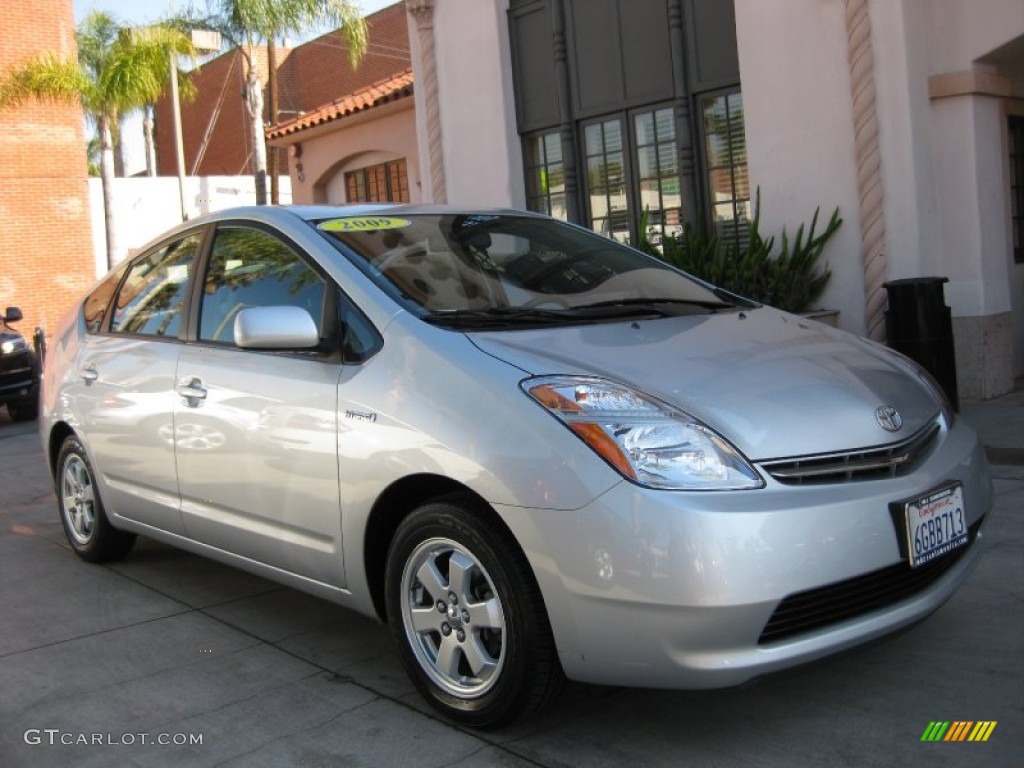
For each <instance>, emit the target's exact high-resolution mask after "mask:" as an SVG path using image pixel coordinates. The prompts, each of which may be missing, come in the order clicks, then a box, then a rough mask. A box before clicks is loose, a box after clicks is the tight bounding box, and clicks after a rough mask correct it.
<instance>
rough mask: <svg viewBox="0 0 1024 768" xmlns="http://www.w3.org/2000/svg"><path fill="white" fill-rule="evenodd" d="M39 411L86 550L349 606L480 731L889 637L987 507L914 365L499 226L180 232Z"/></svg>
mask: <svg viewBox="0 0 1024 768" xmlns="http://www.w3.org/2000/svg"><path fill="white" fill-rule="evenodd" d="M41 398H42V401H41V404H42V418H41V420H40V430H41V437H42V441H43V446H44V449H45V454H46V456H47V459H48V461H49V466H50V469H51V471H52V473H53V477H54V482H55V488H56V492H57V499H58V506H59V513H60V518H61V521H62V523H63V526H64V529H65V531H66V533H67V537H68V541H69V542H70V544H71V547H72V548H73V549H74V550H75V551H76V552H77V553H78V554H79V555H80V556H81V557H83V558H84V559H85V560H88V561H92V562H98V561H103V560H107V559H111V558H116V557H122V556H124V555H125V554H127V553H128V551H129V550H130V549H131V547H132V544H133V542H134V540H135V537H136V535H139V534H141V535H143V536H148V537H151V538H153V539H158V540H160V541H163V542H167V543H170V544H173V545H175V546H178V547H182V548H184V549H187V550H190V551H192V552H196V553H199V554H202V555H206V556H208V557H211V558H215V559H217V560H220V561H223V562H225V563H229V564H231V565H234V566H237V567H239V568H244V569H246V570H248V571H251V572H253V573H257V574H259V575H261V576H265V577H268V578H270V579H275V580H277V581H279V582H282V583H284V584H287V585H289V586H291V587H294V588H296V589H300V590H305V591H307V592H311V593H313V594H315V595H319V596H321V597H324V598H326V599H328V600H331V601H334V602H336V603H339V604H341V605H343V606H346V607H348V608H351V609H353V610H355V611H359V612H360V613H364V614H367V615H370V616H374V617H377V618H379V619H381V620H383V621H386V622H387V623H388V624H389V626H390V629H391V632H392V635H393V637H394V640H395V642H396V643H397V647H398V648H399V653H400V656H401V659H402V662H403V664H404V666H405V667H406V669H407V671H408V673H409V676H410V678H411V679H412V681H413V683H414V684H415V685H416V687H417V688H418V689H419V690H420V691H421V692H422V693H423V695H424V696H425V697H426V698H427V700H428V701H429V702H430V703H431V704H432V705H434V706H435V707H437V708H438V709H439V710H440V711H442V712H443V713H445V714H446V715H447V716H449V717H451V718H453V719H455V720H458V721H461V722H463V723H466V724H469V725H476V726H482V727H487V726H491V727H493V726H497V725H500V724H502V723H505V722H508V721H509V720H511V719H513V718H515V717H517V716H520V715H524V714H526V713H530V712H534V711H536V710H538V709H539V708H540V707H541V706H543V705H544V704H546V703H547V702H549V701H550V700H551V699H552V698H553V697H554V695H555V694H556V693H557V692H558V690H559V689H560V687H561V685H562V682H563V680H564V679H565V678H569V679H572V680H580V681H588V682H592V683H599V684H610V685H625V686H647V687H660V688H666V687H667V688H714V687H723V686H732V685H736V684H739V683H742V682H744V681H746V680H749V679H751V678H753V677H756V676H759V675H762V674H765V673H768V672H772V671H774V670H778V669H782V668H785V667H790V666H792V665H795V664H800V663H803V662H806V661H809V660H812V659H817V658H819V657H822V656H825V655H827V654H831V653H834V652H836V651H839V650H841V649H844V648H848V647H850V646H853V645H856V644H858V643H862V642H865V641H867V640H871V639H873V638H876V637H879V636H881V635H884V634H886V633H890V632H893V631H894V630H897V629H899V628H902V627H905V626H907V625H909V624H911V623H912V622H915V621H917V620H919V619H921V618H922V617H924V616H926V615H927V614H928V613H929V612H931V611H933V610H935V609H936V608H937V607H939V606H940V605H941V604H942V603H943V602H944V601H945V600H947V599H948V598H949V597H950V596H951V595H952V594H953V592H954V591H955V590H956V588H957V587H958V586H959V585H960V584H961V583H962V582H963V581H964V579H965V577H966V575H967V573H968V570H969V569H970V567H971V565H972V563H973V562H974V561H975V559H976V558H977V556H978V551H979V548H978V539H979V538H980V537H981V533H980V530H981V527H982V524H983V522H984V519H985V516H986V514H987V513H988V512H989V510H990V508H991V505H992V489H991V482H990V479H989V475H988V469H987V466H986V463H985V458H984V454H983V452H982V449H981V447H980V446H979V443H978V439H977V436H976V435H975V433H974V432H973V431H972V430H971V428H970V427H969V426H968V425H966V424H965V423H964V422H963V420H961V419H958V418H957V417H956V416H955V414H954V413H953V411H952V410H951V408H950V406H949V404H948V402H947V401H946V399H945V398H944V396H943V394H942V392H941V391H940V390H939V389H938V387H937V386H936V385H935V383H934V382H933V381H932V379H931V378H930V377H929V376H928V375H927V374H926V373H925V372H924V371H923V370H922V369H921V368H919V367H918V366H917V365H915V364H914V363H913V362H911V361H909V360H908V359H906V358H904V357H901V356H899V355H897V354H896V353H894V352H891V351H889V350H888V349H886V348H885V347H882V346H879V345H877V344H874V343H872V342H869V341H865V340H863V339H859V338H856V337H854V336H851V335H849V334H846V333H843V332H840V331H837V330H834V329H831V328H829V327H826V326H824V325H821V324H818V323H816V322H814V321H809V320H805V319H802V318H800V317H797V316H794V315H790V314H786V313H783V312H779V311H777V310H775V309H771V308H769V307H765V306H760V305H758V304H755V303H753V302H750V301H748V300H745V299H742V298H740V297H738V296H735V295H732V294H730V293H726V292H725V291H722V290H720V289H717V288H715V287H714V286H711V285H708V284H706V283H703V282H701V281H699V280H696V279H694V278H691V277H689V276H687V275H686V274H684V273H682V272H680V271H678V270H676V269H674V268H672V267H670V266H668V265H666V264H664V263H662V262H660V261H659V260H657V259H654V258H651V257H649V256H646V255H644V254H641V253H639V252H637V251H634V250H632V249H630V248H627V247H625V246H623V245H620V244H618V243H616V242H614V241H612V240H609V239H607V238H604V237H601V236H598V235H596V234H594V233H592V232H589V231H587V230H585V229H582V228H580V227H577V226H574V225H571V224H566V223H563V222H560V221H555V220H552V219H549V218H546V217H543V216H538V215H534V214H528V213H522V212H517V211H499V210H478V211H473V210H465V209H459V210H456V209H452V208H442V207H427V206H364V207H357V208H339V207H291V208H273V207H260V208H238V209H233V210H228V211H223V212H220V213H217V214H212V215H209V216H205V217H203V218H200V219H196V220H193V221H190V222H187V223H186V224H183V225H181V226H180V227H178V228H176V229H174V230H172V231H171V232H169V233H168V234H166V235H165V236H163V237H162V238H160V239H159V240H156V241H154V242H153V243H152V244H150V245H149V246H147V247H146V248H144V249H143V250H142V251H141V252H140V254H139V255H138V256H136V257H134V258H132V259H130V260H129V261H127V262H126V263H124V264H123V265H121V266H120V267H118V268H117V269H115V270H114V271H113V272H111V273H110V274H109V275H107V276H106V277H105V278H104V279H103V280H102V281H101V282H99V283H98V284H97V285H96V286H95V287H94V288H93V289H92V290H91V291H90V292H89V294H88V295H87V296H85V297H84V298H83V299H82V301H81V302H80V303H79V304H78V305H77V306H75V307H74V308H73V310H72V311H71V312H69V314H68V315H67V317H66V318H64V320H63V322H62V325H61V327H60V328H59V329H58V331H57V332H56V333H55V334H54V339H53V344H52V348H51V350H50V353H49V357H48V359H47V361H46V369H45V375H44V381H43V391H42V395H41ZM924 631H927V630H924Z"/></svg>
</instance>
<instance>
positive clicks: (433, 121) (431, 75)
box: [406, 0, 448, 204]
mask: <svg viewBox="0 0 1024 768" xmlns="http://www.w3.org/2000/svg"><path fill="white" fill-rule="evenodd" d="M406 8H407V10H408V12H409V14H410V15H411V16H412V17H413V19H414V20H415V21H416V34H417V39H418V41H419V46H420V62H421V64H422V65H423V66H422V70H421V72H419V73H417V83H416V92H417V94H420V93H422V94H423V100H422V102H420V103H421V104H422V105H423V108H424V111H425V116H426V130H427V158H428V160H429V165H430V174H429V178H430V195H429V196H428V195H424V197H425V198H427V199H429V200H430V201H431V202H433V203H439V204H443V203H447V202H448V193H447V191H446V189H445V174H444V146H443V145H442V143H441V103H440V101H439V98H438V87H437V56H436V54H435V52H434V0H408V1H407V3H406ZM420 75H422V78H420ZM420 79H422V83H421V82H419V80H420ZM417 101H419V98H418V97H417Z"/></svg>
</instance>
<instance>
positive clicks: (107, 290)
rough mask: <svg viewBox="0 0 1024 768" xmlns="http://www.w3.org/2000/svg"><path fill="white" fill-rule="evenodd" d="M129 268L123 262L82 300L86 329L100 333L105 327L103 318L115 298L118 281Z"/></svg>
mask: <svg viewBox="0 0 1024 768" xmlns="http://www.w3.org/2000/svg"><path fill="white" fill-rule="evenodd" d="M127 268H128V265H127V264H123V265H122V266H120V267H119V268H117V269H115V270H114V271H113V272H111V273H110V274H109V275H107V276H106V278H104V280H103V282H102V283H100V284H99V285H98V286H96V288H95V289H94V290H93V292H92V293H90V294H89V295H88V296H86V297H85V301H84V302H82V317H83V319H84V320H85V330H86V331H88V332H89V333H99V332H100V329H101V328H102V327H103V318H104V317H106V316H107V308H108V307H109V306H110V302H111V300H112V299H113V298H114V292H115V291H116V290H117V285H118V283H120V282H121V278H122V277H123V276H124V271H125V270H126V269H127Z"/></svg>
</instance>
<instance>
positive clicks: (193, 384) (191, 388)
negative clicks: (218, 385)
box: [177, 376, 206, 408]
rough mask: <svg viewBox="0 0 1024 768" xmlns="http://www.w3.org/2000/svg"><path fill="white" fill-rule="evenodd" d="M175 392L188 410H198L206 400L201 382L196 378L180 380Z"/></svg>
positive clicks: (190, 377)
mask: <svg viewBox="0 0 1024 768" xmlns="http://www.w3.org/2000/svg"><path fill="white" fill-rule="evenodd" d="M177 392H178V395H180V396H181V398H182V399H183V400H184V401H185V405H187V406H188V407H189V408H198V407H199V406H200V404H202V402H203V400H205V399H206V390H205V389H203V381H202V379H200V378H199V377H198V376H189V377H187V378H184V379H182V380H181V381H180V382H179V383H178V389H177Z"/></svg>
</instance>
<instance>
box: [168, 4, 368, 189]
mask: <svg viewBox="0 0 1024 768" xmlns="http://www.w3.org/2000/svg"><path fill="white" fill-rule="evenodd" d="M208 7H209V8H210V13H209V15H207V16H199V15H197V14H196V13H195V12H192V11H190V12H188V13H187V14H186V16H185V17H184V18H181V19H179V20H178V21H177V22H175V23H177V24H179V25H184V26H186V27H192V28H196V27H206V28H209V29H215V30H217V31H218V32H220V33H221V35H222V36H223V37H224V39H225V40H227V41H228V43H229V44H230V45H232V46H233V47H236V48H238V50H239V51H240V52H241V53H242V57H243V58H244V60H245V69H246V72H245V106H246V110H247V112H248V115H249V120H250V121H251V128H252V130H251V133H252V141H253V147H252V155H253V171H254V176H255V179H256V202H257V204H259V205H266V202H267V137H266V134H265V133H264V130H265V129H264V125H263V83H262V82H261V81H260V72H259V68H258V67H257V65H256V61H255V56H256V50H257V49H258V48H259V47H260V46H261V45H265V44H271V45H273V44H274V43H275V41H276V40H278V39H280V38H281V37H284V36H286V35H295V36H298V35H301V34H303V33H304V32H307V31H309V30H310V29H315V28H317V27H321V26H326V25H331V26H334V27H337V28H338V31H339V33H340V34H341V36H342V39H343V40H344V41H345V42H346V43H347V44H348V53H349V60H350V61H351V62H352V66H356V65H357V64H358V63H359V61H360V60H362V57H363V54H364V53H365V52H366V22H365V21H364V20H363V17H362V12H361V11H360V9H359V6H358V5H357V4H356V3H355V2H351V1H350V0H274V1H273V2H267V0H208Z"/></svg>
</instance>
